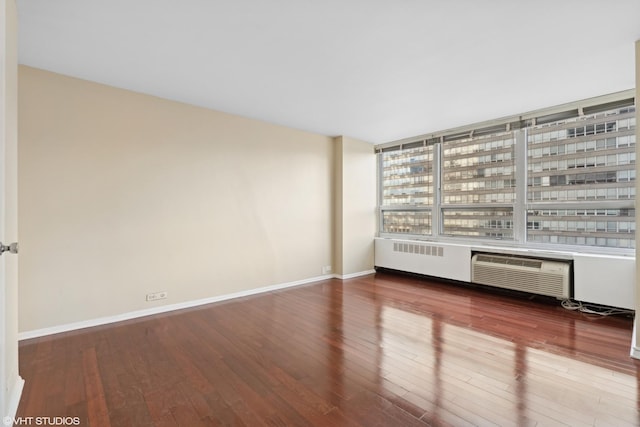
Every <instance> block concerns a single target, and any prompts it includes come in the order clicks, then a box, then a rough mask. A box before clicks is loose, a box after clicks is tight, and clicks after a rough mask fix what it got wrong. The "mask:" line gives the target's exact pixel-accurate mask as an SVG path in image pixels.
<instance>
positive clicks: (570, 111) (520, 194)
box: [376, 90, 639, 256]
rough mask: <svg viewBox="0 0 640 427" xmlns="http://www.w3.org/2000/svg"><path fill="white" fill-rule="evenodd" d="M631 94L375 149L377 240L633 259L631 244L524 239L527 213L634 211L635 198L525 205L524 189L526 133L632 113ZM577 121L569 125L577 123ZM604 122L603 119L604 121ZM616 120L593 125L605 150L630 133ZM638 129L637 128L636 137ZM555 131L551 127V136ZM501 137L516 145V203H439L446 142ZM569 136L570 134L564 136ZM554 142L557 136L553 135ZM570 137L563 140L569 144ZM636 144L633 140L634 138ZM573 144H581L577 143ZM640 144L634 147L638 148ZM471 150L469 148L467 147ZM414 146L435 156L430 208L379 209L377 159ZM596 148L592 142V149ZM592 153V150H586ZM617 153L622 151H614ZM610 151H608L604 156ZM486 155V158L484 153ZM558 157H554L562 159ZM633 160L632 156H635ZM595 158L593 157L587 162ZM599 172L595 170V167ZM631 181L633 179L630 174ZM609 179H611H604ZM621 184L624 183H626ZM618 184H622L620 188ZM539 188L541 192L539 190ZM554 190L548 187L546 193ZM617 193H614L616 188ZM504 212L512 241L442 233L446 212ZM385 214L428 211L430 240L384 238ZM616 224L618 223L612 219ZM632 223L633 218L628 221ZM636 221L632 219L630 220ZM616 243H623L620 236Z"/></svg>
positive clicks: (379, 161) (422, 237)
mask: <svg viewBox="0 0 640 427" xmlns="http://www.w3.org/2000/svg"><path fill="white" fill-rule="evenodd" d="M634 95H635V93H634V91H633V90H629V91H623V92H618V93H616V94H611V95H605V96H602V97H596V98H591V99H588V100H583V101H578V102H575V103H569V104H564V105H561V106H556V107H551V108H547V109H542V110H536V111H534V112H530V113H526V114H522V115H518V116H510V117H506V118H503V119H498V120H492V121H488V122H483V123H479V124H475V125H469V126H464V127H460V128H456V129H451V130H448V131H443V132H440V133H434V134H429V135H423V136H420V137H417V138H409V139H405V140H402V141H395V142H390V143H386V144H380V145H377V146H376V153H378V159H377V165H378V167H377V171H378V217H379V221H378V230H377V235H378V236H379V237H382V238H401V239H408V240H428V241H439V242H450V243H458V244H461V243H466V244H474V242H475V244H487V243H491V244H499V245H500V246H513V247H515V248H522V247H526V248H532V249H544V250H551V251H561V252H567V251H568V252H590V253H602V254H611V255H625V256H628V255H633V254H635V244H634V248H618V247H609V246H583V245H571V244H563V243H542V242H535V241H530V240H528V238H527V235H528V232H529V230H528V228H527V227H528V222H527V215H528V212H529V211H532V210H543V209H551V210H553V209H576V208H577V209H635V208H636V207H635V197H634V198H629V199H604V200H583V201H543V200H540V201H538V200H536V201H529V200H528V192H529V191H530V187H529V185H528V149H529V141H528V139H529V132H530V130H531V129H533V128H534V126H536V127H537V128H538V129H539V127H538V126H539V125H541V124H549V125H553V124H554V123H556V122H558V121H561V120H566V119H569V120H567V121H569V122H572V121H574V122H575V125H576V126H575V127H576V128H579V127H580V124H582V122H581V118H582V117H583V116H590V115H593V114H596V113H605V112H609V111H611V110H619V109H622V108H625V107H629V108H634V109H635V108H636V106H635V97H634ZM576 117H577V119H576V120H573V119H574V118H576ZM605 117H606V116H605ZM619 120H622V119H617V118H614V117H611V118H610V119H609V120H608V121H607V123H604V125H603V126H596V125H594V126H593V128H594V134H596V135H600V136H602V137H603V138H604V139H605V142H604V144H605V146H606V145H607V144H608V142H607V141H606V138H609V137H610V135H612V134H614V133H615V134H617V133H619V132H620V131H622V130H630V129H631V126H630V124H631V119H628V120H629V122H627V121H626V120H622V121H623V122H625V123H624V124H625V126H626V127H623V128H620V125H619V123H618V121H619ZM609 121H611V122H615V128H616V129H615V130H613V125H610V124H609ZM637 125H638V124H637V123H635V129H636V131H635V135H637ZM583 127H584V131H585V134H586V133H587V132H588V131H589V132H590V131H591V127H589V129H588V130H587V126H586V124H584V126H583ZM556 131H558V130H557V129H554V128H553V127H552V126H550V133H551V134H553V133H554V132H556ZM499 132H503V133H505V132H510V134H511V137H512V138H513V139H514V150H513V154H512V155H513V156H514V157H515V159H514V163H513V165H514V167H515V174H514V179H515V181H516V182H515V188H514V190H515V197H514V200H513V201H512V202H509V203H492V202H485V203H478V204H474V203H471V204H468V203H467V204H462V203H450V204H444V203H443V202H442V201H443V188H444V187H443V181H444V176H443V169H444V156H443V153H444V147H446V144H447V142H453V141H456V140H460V139H463V138H470V137H472V136H474V135H490V134H493V133H499ZM566 132H567V133H568V132H569V131H568V130H566ZM556 138H557V135H556ZM567 138H568V136H565V139H567ZM636 138H637V136H636ZM576 139H577V140H578V139H579V138H576ZM638 142H639V141H636V144H637V143H638ZM469 143H470V144H472V142H471V141H470V142H469ZM416 144H423V145H425V146H426V145H433V147H434V153H433V167H432V171H433V178H432V182H433V204H432V205H410V206H409V205H404V206H402V205H387V206H383V204H382V200H383V199H382V195H383V191H384V188H383V170H382V169H383V163H382V155H381V153H383V152H385V151H389V150H392V149H394V148H395V149H398V148H399V149H400V150H402V149H403V146H408V147H412V146H413V147H415V146H416ZM591 145H594V147H595V142H594V144H591ZM589 147H590V145H589ZM587 148H588V147H587V144H586V143H585V151H584V155H585V156H587V157H589V156H591V153H593V154H594V155H595V156H597V155H598V148H594V149H593V150H587ZM616 148H620V147H616ZM551 151H553V150H551V149H550V150H549V153H548V154H547V155H546V156H544V155H543V156H544V157H548V158H549V159H551V160H553V161H555V160H557V159H554V155H555V153H551ZM605 151H608V148H607V150H605ZM487 153H490V152H487ZM561 154H562V153H560V154H558V155H561ZM633 156H635V151H634V154H633ZM591 157H593V156H591ZM630 165H633V168H632V169H633V170H635V165H634V163H633V162H631V164H630ZM596 167H597V165H596ZM596 172H598V171H596ZM629 175H631V174H629ZM607 179H609V178H608V177H607ZM627 180H628V181H631V182H633V181H634V180H635V178H633V179H632V178H631V176H629V178H627ZM628 181H625V182H628ZM620 183H622V182H620ZM538 188H540V187H538ZM549 188H552V187H549ZM616 188H617V187H616ZM492 208H495V209H502V208H511V209H512V212H513V217H512V224H513V228H512V231H513V238H512V239H498V240H496V239H495V238H491V237H484V236H464V235H448V234H445V233H444V217H445V213H446V212H448V211H450V210H460V209H469V210H471V209H492ZM387 211H414V212H418V211H430V213H431V234H428V235H426V234H410V233H406V234H405V233H393V232H384V231H383V230H384V228H383V226H384V223H383V218H384V212H387ZM616 218H619V217H618V216H616ZM630 218H631V217H630ZM633 221H635V218H633ZM629 234H630V238H632V239H633V241H634V242H635V232H633V233H632V232H630V233H629ZM585 237H593V236H589V235H585ZM620 238H624V237H623V236H620Z"/></svg>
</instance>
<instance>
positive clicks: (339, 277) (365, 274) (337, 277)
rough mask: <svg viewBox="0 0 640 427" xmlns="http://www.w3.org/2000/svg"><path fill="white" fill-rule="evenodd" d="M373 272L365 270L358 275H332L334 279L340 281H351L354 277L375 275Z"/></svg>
mask: <svg viewBox="0 0 640 427" xmlns="http://www.w3.org/2000/svg"><path fill="white" fill-rule="evenodd" d="M375 272H376V271H375V270H367V271H360V272H358V273H350V274H336V275H334V277H335V278H336V279H340V280H347V279H353V278H355V277H360V276H368V275H369V274H375Z"/></svg>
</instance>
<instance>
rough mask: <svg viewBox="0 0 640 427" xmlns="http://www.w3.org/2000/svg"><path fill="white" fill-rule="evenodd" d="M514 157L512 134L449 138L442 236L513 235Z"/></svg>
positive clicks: (445, 151)
mask: <svg viewBox="0 0 640 427" xmlns="http://www.w3.org/2000/svg"><path fill="white" fill-rule="evenodd" d="M514 159H515V155H514V139H513V134H512V133H511V132H506V133H498V134H492V135H488V136H480V137H469V138H464V139H460V140H457V141H450V142H445V144H444V145H443V148H442V204H441V206H442V218H443V222H442V224H443V226H442V234H444V235H449V236H467V237H491V238H495V239H512V238H513V208H512V207H502V206H501V205H505V204H508V205H510V204H513V202H514V201H515V194H516V193H515V187H516V179H515V178H516V177H515V162H514ZM454 207H455V208H454ZM460 207H462V208H463V209H460Z"/></svg>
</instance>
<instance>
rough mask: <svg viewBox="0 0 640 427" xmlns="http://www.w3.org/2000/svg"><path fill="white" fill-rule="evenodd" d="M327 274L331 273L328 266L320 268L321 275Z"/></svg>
mask: <svg viewBox="0 0 640 427" xmlns="http://www.w3.org/2000/svg"><path fill="white" fill-rule="evenodd" d="M329 273H331V266H330V265H325V266H324V267H322V274H329Z"/></svg>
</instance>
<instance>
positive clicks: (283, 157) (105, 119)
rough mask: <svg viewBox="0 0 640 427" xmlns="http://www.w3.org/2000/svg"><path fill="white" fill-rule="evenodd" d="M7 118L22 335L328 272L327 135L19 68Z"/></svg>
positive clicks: (331, 168) (329, 180)
mask: <svg viewBox="0 0 640 427" xmlns="http://www.w3.org/2000/svg"><path fill="white" fill-rule="evenodd" d="M19 113H20V121H19V130H20V148H19V149H20V151H19V166H20V169H19V171H20V176H19V178H20V181H19V192H20V205H19V208H20V212H19V213H20V240H21V242H20V243H21V263H20V275H21V277H20V307H19V308H20V310H19V315H20V330H21V331H23V332H25V331H33V330H37V329H42V328H48V327H52V326H57V325H64V324H69V323H73V322H79V321H84V320H88V319H95V318H99V317H104V316H113V315H118V314H122V313H128V312H132V311H136V310H141V309H146V308H150V307H154V306H156V305H158V304H175V303H180V302H186V301H192V300H197V299H202V298H209V297H213V296H219V295H226V294H230V293H235V292H242V291H246V290H250V289H255V288H259V287H263V286H269V285H273V284H282V283H287V282H292V281H298V280H305V279H308V278H313V277H318V276H320V275H321V274H322V267H323V266H325V265H330V264H331V262H332V259H333V250H332V241H333V237H332V227H333V208H334V206H333V193H332V188H333V171H334V165H333V150H334V144H333V140H332V138H330V137H325V136H320V135H315V134H310V133H305V132H302V131H297V130H292V129H288V128H285V127H280V126H275V125H270V124H266V123H263V122H259V121H255V120H249V119H245V118H241V117H237V116H233V115H228V114H223V113H219V112H215V111H211V110H206V109H202V108H197V107H193V106H188V105H185V104H180V103H176V102H171V101H167V100H162V99H158V98H154V97H151V96H146V95H141V94H137V93H133V92H129V91H125V90H119V89H115V88H112V87H107V86H103V85H99V84H96V83H92V82H87V81H82V80H78V79H74V78H69V77H65V76H61V75H58V74H53V73H50V72H46V71H42V70H37V69H33V68H28V67H20V86H19ZM372 158H373V155H372ZM374 203H375V199H374ZM370 244H372V242H370ZM155 291H168V293H169V298H168V299H167V300H163V301H159V302H153V303H148V302H145V295H146V294H147V293H149V292H155Z"/></svg>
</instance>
